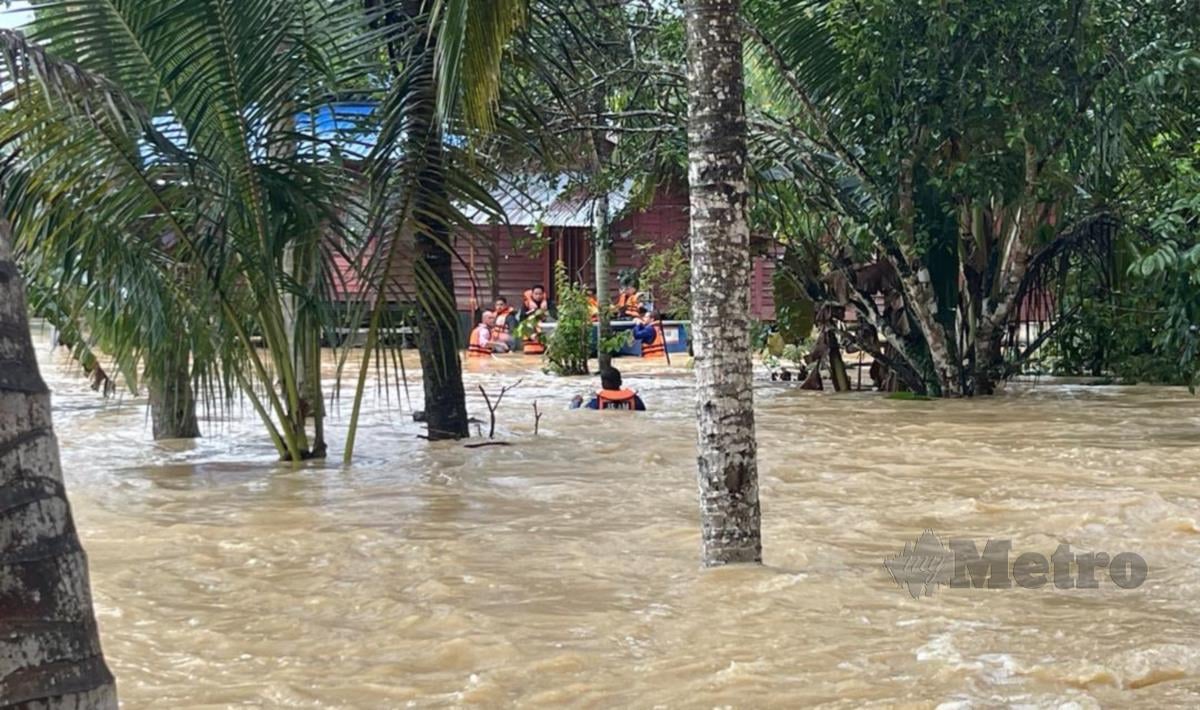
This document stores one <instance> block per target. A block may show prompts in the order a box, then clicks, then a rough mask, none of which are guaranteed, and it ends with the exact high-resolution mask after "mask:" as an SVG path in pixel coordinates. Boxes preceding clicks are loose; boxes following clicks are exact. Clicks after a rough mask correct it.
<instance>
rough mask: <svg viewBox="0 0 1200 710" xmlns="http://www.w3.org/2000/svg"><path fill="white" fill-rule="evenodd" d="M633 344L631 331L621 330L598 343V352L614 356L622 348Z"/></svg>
mask: <svg viewBox="0 0 1200 710" xmlns="http://www.w3.org/2000/svg"><path fill="white" fill-rule="evenodd" d="M632 344H633V331H632V330H622V331H619V332H616V333H613V334H612V335H610V336H608V337H607V338H604V339H603V340H601V341H600V345H599V352H601V353H604V354H606V355H616V354H617V353H619V352H621V350H622V348H625V347H628V346H629V345H632Z"/></svg>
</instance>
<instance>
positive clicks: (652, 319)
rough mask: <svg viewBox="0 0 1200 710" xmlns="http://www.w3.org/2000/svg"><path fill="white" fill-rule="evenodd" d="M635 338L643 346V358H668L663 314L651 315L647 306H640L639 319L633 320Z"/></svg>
mask: <svg viewBox="0 0 1200 710" xmlns="http://www.w3.org/2000/svg"><path fill="white" fill-rule="evenodd" d="M633 337H634V339H635V340H637V341H638V342H640V343H641V344H642V357H666V354H667V341H666V339H665V338H664V337H663V329H662V314H661V313H659V314H651V313H650V311H649V310H647V309H646V307H645V306H638V314H637V318H634V319H633Z"/></svg>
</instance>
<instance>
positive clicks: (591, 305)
mask: <svg viewBox="0 0 1200 710" xmlns="http://www.w3.org/2000/svg"><path fill="white" fill-rule="evenodd" d="M588 315H590V316H591V317H592V320H599V319H600V302H599V301H597V300H596V299H594V298H592V297H591V296H588Z"/></svg>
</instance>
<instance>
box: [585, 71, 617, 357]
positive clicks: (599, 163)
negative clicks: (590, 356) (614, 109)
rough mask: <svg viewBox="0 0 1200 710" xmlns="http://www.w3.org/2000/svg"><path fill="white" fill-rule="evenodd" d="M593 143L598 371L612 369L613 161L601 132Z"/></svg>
mask: <svg viewBox="0 0 1200 710" xmlns="http://www.w3.org/2000/svg"><path fill="white" fill-rule="evenodd" d="M605 88H606V87H605V86H604V84H601V85H600V86H598V87H597V88H596V90H595V95H594V96H593V98H592V110H593V112H595V114H596V116H595V118H594V119H592V120H593V121H595V123H596V125H597V126H602V125H604V117H603V114H604V111H605V105H604V95H605ZM589 133H590V134H591V135H590V137H591V140H592V156H591V157H592V166H591V167H592V184H593V186H596V187H597V188H598V189H596V197H595V202H594V204H593V210H594V213H593V215H592V245H593V247H594V249H595V259H596V303H597V305H598V306H599V308H600V313H599V315H598V331H597V333H596V336H597V337H596V359H597V360H598V361H599V363H598V364H599V365H600V371H601V372H603V371H604V370H606V369H607V368H609V367H611V366H612V354H611V353H606V352H605V351H604V349H603V347H602V345H603V343H604V339H605V338H607V337H608V336H609V335H610V334H611V333H612V328H611V326H610V324H609V316H608V304H609V303H610V301H609V298H608V270H609V266H610V264H611V263H612V206H611V205H610V204H609V199H608V196H609V193H610V190H609V189H608V188H609V185H608V175H607V174H606V173H605V170H606V168H607V167H608V164H609V161H610V160H611V159H612V144H611V143H609V142H608V136H607V135H605V132H604V131H600V130H593V131H589Z"/></svg>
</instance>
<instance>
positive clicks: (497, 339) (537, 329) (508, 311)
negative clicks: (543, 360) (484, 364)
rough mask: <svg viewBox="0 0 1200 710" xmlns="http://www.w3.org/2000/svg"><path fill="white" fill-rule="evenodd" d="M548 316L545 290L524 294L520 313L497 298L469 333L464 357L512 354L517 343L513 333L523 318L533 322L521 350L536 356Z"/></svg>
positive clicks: (541, 346) (540, 350)
mask: <svg viewBox="0 0 1200 710" xmlns="http://www.w3.org/2000/svg"><path fill="white" fill-rule="evenodd" d="M549 315H550V301H549V300H548V299H547V298H546V288H545V286H542V285H541V284H536V285H534V286H533V288H530V289H527V290H526V291H525V293H524V294H523V295H522V299H521V310H520V312H518V311H517V310H516V309H514V308H513V307H512V306H510V305H508V299H507V298H505V297H503V296H500V297H499V298H497V299H496V301H495V303H493V304H492V310H490V311H484V312H483V316H482V317H481V318H480V320H479V323H478V324H477V325H476V326H475V328H474V329H472V330H471V338H470V340H469V341H468V343H467V355H469V356H478V357H482V356H488V355H492V354H495V353H509V352H514V351H515V350H516V349H517V341H516V337H515V335H514V333H513V331H514V330H515V329H516V327H517V324H518V323H520V322H521V321H523V320H525V319H527V318H533V319H535V325H534V329H533V332H531V333H530V334H528V335H527V336H526V337H525V338H524V341H523V343H522V346H523V350H524V352H525V353H526V354H527V355H540V354H542V353H543V352H545V351H546V346H545V344H544V343H543V342H542V329H541V322H542V321H543V320H545V319H546V317H547V316H549Z"/></svg>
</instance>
